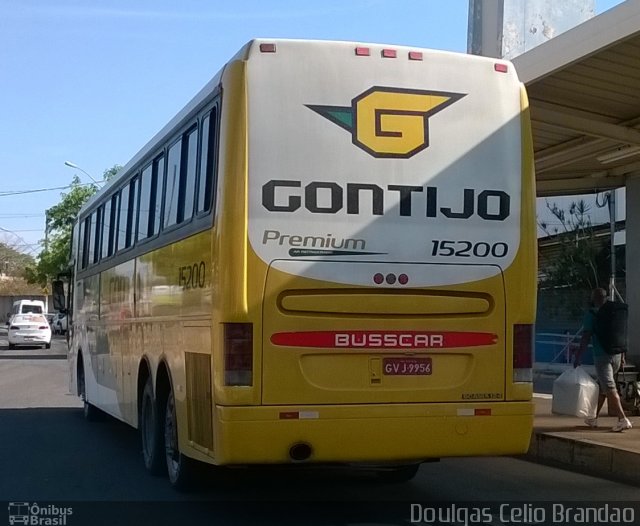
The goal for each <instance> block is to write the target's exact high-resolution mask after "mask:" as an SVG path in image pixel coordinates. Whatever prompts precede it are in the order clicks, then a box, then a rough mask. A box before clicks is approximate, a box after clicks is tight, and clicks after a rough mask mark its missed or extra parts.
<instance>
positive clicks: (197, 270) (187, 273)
mask: <svg viewBox="0 0 640 526" xmlns="http://www.w3.org/2000/svg"><path fill="white" fill-rule="evenodd" d="M206 276H207V266H206V265H205V263H204V261H201V262H200V263H194V264H193V265H186V266H184V267H179V268H178V283H179V284H180V285H181V286H182V287H184V288H185V289H187V290H189V289H202V288H204V284H205V278H206Z"/></svg>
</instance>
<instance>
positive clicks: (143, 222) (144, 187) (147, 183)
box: [138, 164, 153, 241]
mask: <svg viewBox="0 0 640 526" xmlns="http://www.w3.org/2000/svg"><path fill="white" fill-rule="evenodd" d="M152 172H153V165H151V164H150V165H149V166H147V167H146V168H145V169H144V170H142V176H141V177H140V215H139V216H138V241H141V240H143V239H146V238H148V237H149V236H150V235H151V231H152V228H150V227H153V215H152V211H151V204H152V202H151V197H152V193H151V183H152V180H151V176H152Z"/></svg>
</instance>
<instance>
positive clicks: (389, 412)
mask: <svg viewBox="0 0 640 526" xmlns="http://www.w3.org/2000/svg"><path fill="white" fill-rule="evenodd" d="M534 196H535V190H534V173H533V158H532V147H531V138H530V125H529V110H528V103H527V98H526V94H525V90H524V88H523V86H522V84H521V83H520V82H519V81H518V78H517V75H516V72H515V71H514V68H513V66H512V64H510V63H509V62H506V61H502V60H495V59H488V58H482V57H474V56H468V55H462V54H454V53H449V52H442V51H433V50H427V49H416V48H407V47H401V46H387V45H378V44H357V43H348V42H320V41H294V40H254V41H251V42H249V43H248V44H247V45H246V46H245V47H243V48H242V49H241V50H240V51H239V52H238V53H237V54H236V56H235V57H234V58H233V59H231V60H230V61H229V62H228V63H227V64H226V65H224V67H223V68H222V69H221V71H220V72H219V73H218V74H217V75H216V76H215V77H214V78H213V80H211V82H209V83H208V84H207V85H206V86H205V87H204V88H203V89H202V91H201V92H200V93H199V94H198V95H197V96H196V97H195V98H194V99H193V100H192V101H191V102H189V104H187V106H186V107H185V108H184V109H183V110H182V111H181V112H180V113H179V114H178V115H177V116H176V117H175V118H174V119H173V120H171V122H169V123H168V124H167V125H166V126H165V127H164V128H163V129H162V130H161V131H160V132H159V133H158V134H157V135H156V136H155V137H154V138H153V139H152V140H151V141H150V142H149V143H148V144H147V145H146V146H145V147H143V148H142V149H141V150H140V152H139V153H138V154H137V155H136V156H135V157H134V158H133V159H132V160H131V161H130V162H129V163H128V164H127V165H126V166H125V167H124V168H123V169H122V170H121V171H120V172H119V174H118V175H117V176H116V177H114V179H113V180H111V181H110V182H109V183H108V184H106V185H105V186H104V188H102V189H101V190H100V191H99V192H98V193H97V194H96V195H95V196H94V197H93V198H92V199H91V200H90V201H89V202H88V203H87V204H86V205H85V206H84V207H83V208H82V210H81V211H80V213H79V217H78V223H77V225H76V228H75V236H74V239H75V241H74V243H73V246H74V248H73V265H74V274H73V279H72V288H73V292H72V295H71V296H72V310H73V317H72V324H70V326H71V340H70V345H71V351H70V355H69V372H70V388H71V389H72V391H73V392H75V393H77V394H78V395H79V396H81V397H82V399H83V400H84V406H85V414H86V416H87V417H91V416H92V415H93V414H94V413H95V411H96V409H99V410H101V411H103V412H106V413H108V414H110V415H112V416H114V417H116V418H118V419H121V420H122V421H124V422H127V423H128V424H130V425H132V426H134V427H137V428H139V429H140V434H141V441H142V450H143V458H144V463H145V465H146V467H147V469H148V470H149V471H151V472H153V473H167V472H168V475H169V479H170V482H171V483H172V484H173V485H174V486H177V487H180V486H183V485H185V484H187V483H188V482H189V480H190V478H191V477H192V473H193V470H194V469H195V468H196V467H197V466H198V465H199V463H209V464H214V465H219V466H238V465H252V464H256V465H257V464H288V463H316V464H319V463H345V464H353V465H359V466H366V467H368V468H375V469H377V470H378V471H379V473H380V474H381V475H383V476H385V477H387V478H389V479H391V478H395V479H397V480H401V479H409V478H411V477H412V476H413V475H414V474H415V473H416V470H417V468H418V466H419V464H420V463H421V462H424V461H428V460H434V459H438V458H441V457H453V456H467V455H503V454H516V453H523V452H525V451H526V450H527V447H528V444H529V438H530V433H531V426H532V421H533V404H532V401H531V397H532V384H531V380H532V371H531V366H532V363H531V361H532V358H531V352H532V331H533V323H534V312H535V296H536V281H535V280H536V272H535V262H536V238H535V209H534Z"/></svg>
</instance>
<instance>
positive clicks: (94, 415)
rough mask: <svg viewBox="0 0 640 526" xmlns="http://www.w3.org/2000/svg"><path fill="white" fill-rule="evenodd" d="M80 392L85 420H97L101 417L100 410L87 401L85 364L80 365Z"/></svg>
mask: <svg viewBox="0 0 640 526" xmlns="http://www.w3.org/2000/svg"><path fill="white" fill-rule="evenodd" d="M78 394H79V395H80V400H82V403H83V405H82V414H83V416H84V419H85V420H88V421H89V422H95V421H96V420H99V418H100V410H99V409H98V408H97V407H96V406H94V405H91V404H90V403H89V402H88V401H87V386H86V383H85V380H84V366H83V365H80V366H79V367H78Z"/></svg>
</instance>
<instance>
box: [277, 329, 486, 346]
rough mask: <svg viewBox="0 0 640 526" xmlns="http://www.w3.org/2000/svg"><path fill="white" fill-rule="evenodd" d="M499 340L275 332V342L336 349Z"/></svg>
mask: <svg viewBox="0 0 640 526" xmlns="http://www.w3.org/2000/svg"><path fill="white" fill-rule="evenodd" d="M497 341H498V336H497V335H496V334H493V333H489V332H446V331H445V332H436V331H306V332H278V333H275V334H273V335H271V343H272V344H274V345H278V346H283V347H311V348H333V349H451V348H458V347H481V346H485V345H494V344H495V343H497Z"/></svg>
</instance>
